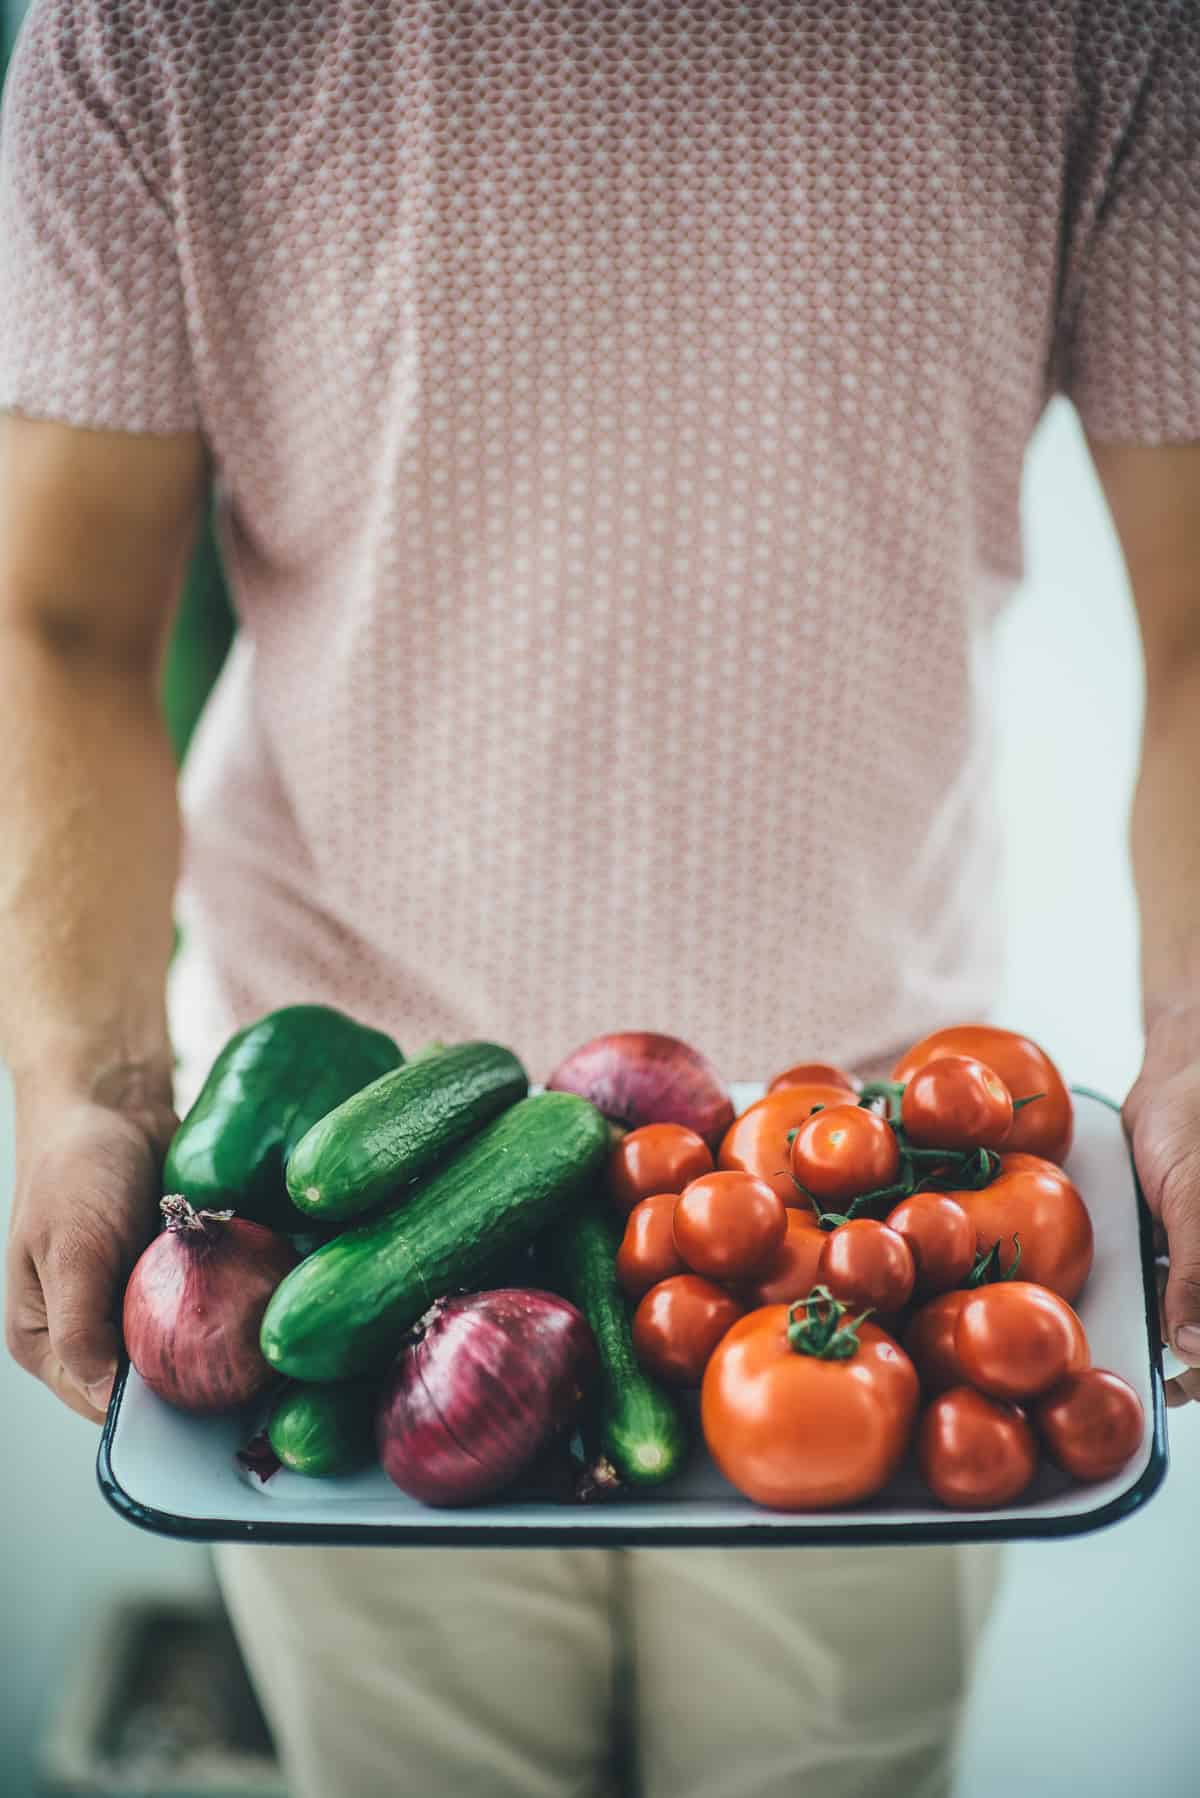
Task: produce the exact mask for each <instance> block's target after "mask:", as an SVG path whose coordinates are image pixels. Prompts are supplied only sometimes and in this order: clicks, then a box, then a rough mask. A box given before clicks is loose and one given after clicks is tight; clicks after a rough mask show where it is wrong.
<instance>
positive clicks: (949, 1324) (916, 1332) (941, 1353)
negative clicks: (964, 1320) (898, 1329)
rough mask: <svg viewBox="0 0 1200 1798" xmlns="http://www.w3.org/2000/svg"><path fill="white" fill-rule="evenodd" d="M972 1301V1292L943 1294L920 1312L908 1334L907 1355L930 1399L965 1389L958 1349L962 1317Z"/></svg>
mask: <svg viewBox="0 0 1200 1798" xmlns="http://www.w3.org/2000/svg"><path fill="white" fill-rule="evenodd" d="M970 1297H971V1294H970V1293H969V1292H942V1293H939V1294H938V1296H937V1298H934V1299H930V1300H929V1302H928V1304H925V1305H922V1306H921V1308H920V1310H919V1311H917V1312H916V1313H915V1314H914V1316H913V1318H912V1321H911V1322H910V1323H909V1325H908V1328H907V1329H906V1330H905V1332H904V1336H903V1342H904V1347H905V1350H906V1352H907V1353H908V1354H909V1355H910V1356H911V1357H912V1360H913V1364H914V1366H915V1367H916V1370H917V1372H918V1374H919V1375H920V1376H921V1390H922V1392H923V1393H924V1394H925V1396H926V1397H927V1398H932V1397H933V1396H935V1394H937V1393H939V1392H945V1391H946V1390H947V1388H948V1387H950V1386H965V1385H966V1383H967V1376H966V1372H965V1371H964V1369H963V1365H962V1362H961V1361H960V1360H959V1358H958V1354H957V1351H956V1350H955V1347H954V1332H955V1330H956V1328H957V1327H958V1314H959V1312H960V1311H961V1310H962V1308H963V1306H964V1305H965V1304H966V1302H967V1300H968V1299H969V1298H970Z"/></svg>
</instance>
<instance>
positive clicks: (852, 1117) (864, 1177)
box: [792, 1105, 900, 1210]
mask: <svg viewBox="0 0 1200 1798" xmlns="http://www.w3.org/2000/svg"><path fill="white" fill-rule="evenodd" d="M899 1171H900V1145H899V1143H898V1142H897V1141H896V1132H895V1131H894V1130H893V1129H892V1127H891V1125H890V1124H889V1123H888V1122H887V1120H886V1118H881V1117H880V1116H879V1114H878V1113H877V1112H874V1111H868V1110H867V1109H866V1107H865V1106H862V1105H831V1106H829V1107H828V1109H827V1110H825V1111H818V1112H816V1113H815V1114H814V1115H813V1116H812V1117H809V1118H806V1119H805V1121H804V1122H803V1123H802V1124H801V1126H800V1128H799V1129H798V1130H797V1132H796V1134H795V1136H794V1137H793V1139H792V1173H793V1174H794V1175H795V1177H796V1179H797V1180H798V1181H799V1182H800V1184H801V1186H803V1187H804V1188H805V1190H806V1191H808V1192H810V1193H812V1194H813V1196H814V1197H815V1198H817V1199H818V1200H819V1201H820V1203H821V1205H822V1207H823V1208H824V1209H826V1210H830V1209H835V1208H837V1207H838V1206H841V1205H847V1204H849V1202H850V1200H851V1199H856V1198H857V1197H858V1196H859V1194H860V1193H864V1192H872V1191H874V1189H875V1188H876V1187H877V1186H890V1185H891V1183H892V1181H893V1180H894V1179H895V1178H896V1175H897V1174H898V1173H899Z"/></svg>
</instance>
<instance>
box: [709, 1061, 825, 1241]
mask: <svg viewBox="0 0 1200 1798" xmlns="http://www.w3.org/2000/svg"><path fill="white" fill-rule="evenodd" d="M845 1102H846V1093H845V1089H844V1088H843V1087H840V1086H828V1085H824V1086H818V1085H815V1084H814V1085H812V1086H785V1087H781V1088H780V1090H779V1091H778V1092H776V1093H767V1094H766V1095H765V1096H764V1097H763V1098H761V1099H756V1100H755V1102H754V1104H753V1105H748V1106H747V1107H746V1109H745V1111H743V1112H742V1114H741V1116H740V1117H737V1118H735V1119H734V1120H733V1123H732V1124H731V1125H730V1126H729V1129H728V1130H727V1131H726V1132H725V1136H724V1138H723V1140H722V1143H721V1147H720V1149H719V1150H718V1152H717V1166H718V1167H720V1168H740V1169H741V1170H742V1171H743V1172H745V1173H747V1174H757V1175H758V1177H759V1179H760V1180H767V1181H769V1182H770V1184H771V1185H772V1186H773V1187H774V1188H775V1191H776V1192H777V1193H778V1194H779V1196H780V1198H781V1199H782V1200H783V1202H784V1204H785V1205H795V1206H797V1207H798V1208H799V1209H800V1210H802V1211H811V1210H812V1206H811V1205H810V1204H809V1202H808V1200H807V1199H806V1198H805V1197H804V1195H803V1194H802V1193H799V1192H797V1191H796V1182H795V1181H794V1180H793V1179H792V1164H791V1143H790V1141H789V1133H790V1132H791V1131H792V1130H795V1129H796V1128H797V1126H798V1125H800V1124H802V1123H803V1122H804V1120H805V1118H806V1117H807V1116H808V1114H809V1112H810V1111H811V1110H812V1108H813V1106H814V1105H844V1104H845Z"/></svg>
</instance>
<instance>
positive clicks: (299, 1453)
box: [267, 1380, 379, 1479]
mask: <svg viewBox="0 0 1200 1798" xmlns="http://www.w3.org/2000/svg"><path fill="white" fill-rule="evenodd" d="M378 1398H379V1386H378V1382H377V1381H373V1380H372V1381H366V1380H349V1381H346V1382H345V1384H342V1385H337V1386H300V1385H296V1386H288V1387H287V1388H286V1389H285V1390H284V1391H283V1392H282V1393H281V1394H280V1395H279V1397H278V1398H277V1399H276V1401H275V1405H274V1408H273V1409H272V1411H271V1416H270V1419H269V1421H268V1423H267V1440H268V1441H269V1442H270V1444H271V1447H272V1449H273V1450H274V1452H275V1454H276V1455H277V1456H278V1458H279V1460H280V1462H281V1463H282V1465H283V1466H284V1467H286V1468H288V1469H289V1471H290V1472H292V1473H303V1474H305V1475H307V1476H309V1477H311V1478H316V1479H328V1478H330V1477H332V1476H334V1475H336V1474H339V1473H354V1472H355V1471H356V1470H357V1469H358V1468H360V1467H367V1466H369V1465H370V1463H371V1462H372V1461H373V1460H374V1459H375V1407H376V1404H377V1402H378Z"/></svg>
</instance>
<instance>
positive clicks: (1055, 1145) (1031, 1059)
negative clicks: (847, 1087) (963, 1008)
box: [892, 1024, 1074, 1161]
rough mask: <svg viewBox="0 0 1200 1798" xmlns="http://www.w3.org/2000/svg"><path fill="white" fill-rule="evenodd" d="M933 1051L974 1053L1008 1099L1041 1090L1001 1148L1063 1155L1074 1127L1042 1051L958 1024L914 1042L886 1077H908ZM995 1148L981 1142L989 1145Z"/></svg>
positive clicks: (1010, 1035) (1009, 1035)
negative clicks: (1001, 1085)
mask: <svg viewBox="0 0 1200 1798" xmlns="http://www.w3.org/2000/svg"><path fill="white" fill-rule="evenodd" d="M937 1055H973V1056H975V1057H976V1058H977V1059H978V1060H980V1061H982V1062H983V1063H984V1065H985V1066H986V1067H989V1068H992V1069H994V1071H995V1072H996V1073H997V1074H999V1076H1000V1078H1001V1080H1003V1082H1004V1084H1005V1086H1007V1088H1008V1090H1009V1092H1010V1093H1011V1094H1012V1096H1013V1098H1014V1099H1027V1098H1032V1096H1033V1094H1034V1093H1042V1094H1044V1095H1045V1096H1044V1097H1043V1098H1040V1099H1038V1100H1036V1101H1035V1103H1034V1104H1032V1105H1023V1106H1022V1107H1021V1109H1020V1110H1019V1111H1018V1112H1017V1114H1016V1116H1015V1117H1014V1118H1013V1122H1012V1129H1011V1130H1010V1131H1009V1132H1008V1134H1007V1136H1006V1137H1005V1139H1004V1147H1005V1148H1006V1149H1013V1150H1021V1149H1024V1150H1026V1151H1028V1153H1030V1154H1032V1155H1044V1156H1045V1157H1046V1159H1047V1160H1048V1161H1062V1160H1064V1159H1065V1158H1066V1154H1067V1151H1068V1150H1069V1148H1070V1147H1071V1137H1072V1133H1073V1130H1074V1111H1073V1108H1072V1105H1071V1095H1070V1093H1069V1092H1068V1091H1067V1088H1066V1084H1065V1082H1064V1081H1063V1077H1062V1075H1061V1074H1060V1073H1059V1071H1058V1069H1057V1068H1056V1067H1055V1065H1054V1063H1053V1062H1052V1061H1051V1059H1050V1057H1049V1056H1048V1055H1047V1054H1046V1052H1045V1050H1044V1049H1039V1047H1038V1045H1037V1044H1036V1043H1034V1042H1031V1041H1030V1040H1029V1038H1028V1037H1027V1036H1019V1035H1018V1034H1017V1032H1016V1031H1015V1030H1000V1029H998V1028H997V1027H996V1026H994V1025H992V1024H959V1025H955V1026H954V1027H952V1028H951V1029H949V1030H935V1031H934V1033H933V1035H932V1036H926V1037H923V1038H922V1039H921V1041H920V1042H919V1043H914V1044H913V1046H912V1048H911V1049H909V1051H908V1053H907V1054H905V1055H902V1056H901V1057H900V1060H899V1061H898V1062H897V1063H896V1065H895V1067H894V1068H893V1069H892V1079H893V1080H909V1079H911V1078H912V1076H913V1074H915V1073H916V1071H917V1069H918V1068H920V1067H924V1065H925V1063H926V1062H928V1061H932V1060H933V1059H934V1057H935V1056H937ZM935 1146H940V1145H935ZM999 1146H1000V1145H999V1143H990V1142H989V1143H985V1144H984V1147H985V1148H989V1149H993V1148H999Z"/></svg>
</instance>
